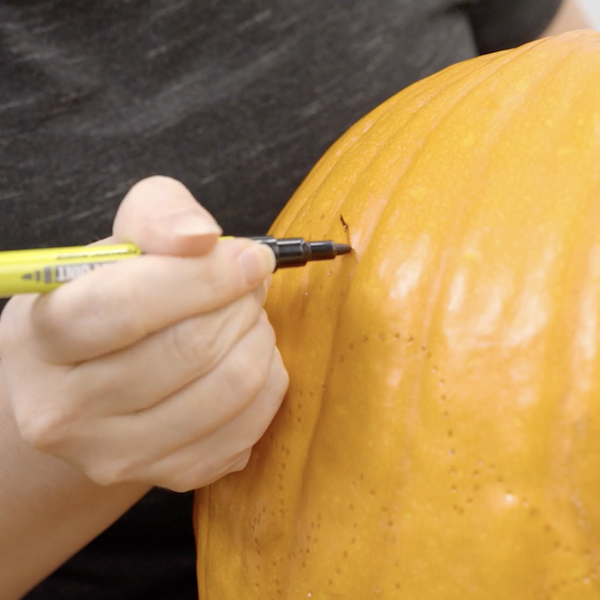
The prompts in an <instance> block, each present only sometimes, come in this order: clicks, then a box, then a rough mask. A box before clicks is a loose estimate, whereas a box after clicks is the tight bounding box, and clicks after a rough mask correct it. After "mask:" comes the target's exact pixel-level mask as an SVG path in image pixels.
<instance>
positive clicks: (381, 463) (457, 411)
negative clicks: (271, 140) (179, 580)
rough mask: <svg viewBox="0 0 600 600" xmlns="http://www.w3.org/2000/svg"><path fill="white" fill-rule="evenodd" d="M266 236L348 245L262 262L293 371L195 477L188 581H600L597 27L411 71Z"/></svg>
mask: <svg viewBox="0 0 600 600" xmlns="http://www.w3.org/2000/svg"><path fill="white" fill-rule="evenodd" d="M340 217H343V221H344V222H345V223H347V225H348V231H346V230H345V228H344V225H343V223H342V220H341V218H340ZM271 233H272V234H274V235H276V236H279V237H288V236H303V237H306V238H307V239H335V240H336V241H339V242H346V241H348V237H347V236H349V241H350V243H351V245H352V246H353V248H354V252H353V253H352V254H351V255H347V256H344V257H341V258H338V259H336V260H335V261H328V262H323V263H313V264H310V265H308V266H306V267H304V268H301V269H289V270H283V271H280V272H278V273H276V274H275V276H274V280H273V285H272V289H271V291H270V293H269V298H268V302H267V312H268V314H269V317H270V319H271V322H272V323H273V325H274V327H275V330H276V333H277V339H278V346H279V348H280V350H281V353H282V355H283V358H284V361H285V363H286V366H287V368H288V370H289V373H290V388H289V391H288V394H287V396H286V398H285V400H284V403H283V405H282V408H281V410H280V411H279V413H278V415H277V416H276V418H275V420H274V422H273V423H272V425H271V426H270V428H269V429H268V431H267V433H266V434H265V435H264V437H263V439H262V440H261V441H260V442H259V443H258V444H257V445H256V447H255V448H254V450H253V454H252V457H251V460H250V463H249V464H248V466H247V467H246V469H245V470H244V471H242V472H240V473H235V474H231V475H228V476H227V477H225V478H224V479H222V480H220V481H218V482H216V483H214V484H212V485H211V486H209V487H207V488H205V489H203V490H200V491H199V492H198V493H197V501H196V508H195V513H196V514H195V517H196V526H197V543H198V581H199V593H200V599H201V600H240V599H242V598H243V599H244V600H251V599H260V600H276V599H279V598H280V599H283V600H301V599H302V600H304V599H307V598H312V600H337V599H361V600H366V599H371V598H373V599H400V600H481V599H486V600H496V599H497V600H507V599H510V600H533V599H536V600H538V599H539V600H544V599H552V600H592V599H594V600H596V599H600V34H597V33H594V32H589V31H579V32H573V33H570V34H565V35H562V36H558V37H553V38H547V39H545V40H542V41H536V42H533V43H531V44H528V45H525V46H522V47H520V48H517V49H514V50H510V51H504V52H500V53H496V54H491V55H486V56H482V57H478V58H476V59H473V60H470V61H466V62H463V63H460V64H458V65H454V66H452V67H449V68H448V69H445V70H444V71H441V72H440V73H438V74H436V75H433V76H431V77H429V78H427V79H425V80H423V81H421V82H418V83H416V84H414V85H413V86H411V87H409V88H407V89H406V90H404V91H402V92H401V93H399V94H398V95H396V96H394V97H393V98H391V99H390V100H388V101H387V102H386V103H384V104H383V105H381V106H380V107H378V108H377V109H375V110H374V111H373V112H372V113H370V114H369V115H367V116H366V117H365V118H364V119H362V120H361V121H359V122H358V123H357V124H356V125H355V126H354V127H352V128H351V129H350V130H349V131H348V132H347V133H346V134H345V135H344V136H342V138H340V140H339V141H338V142H336V144H334V145H333V146H332V148H331V149H330V150H329V151H328V152H327V153H326V154H325V156H324V157H323V158H322V159H321V161H320V162H319V163H318V164H317V165H316V166H315V168H314V169H313V171H312V172H311V173H310V175H309V176H308V177H307V179H306V180H305V181H304V183H303V184H302V185H301V187H300V188H299V189H298V191H297V193H296V194H295V195H294V196H293V198H292V199H291V200H290V202H289V203H288V205H287V206H286V208H285V209H284V211H283V212H282V213H281V215H280V216H279V218H278V219H277V221H276V222H275V224H274V226H273V228H272V231H271Z"/></svg>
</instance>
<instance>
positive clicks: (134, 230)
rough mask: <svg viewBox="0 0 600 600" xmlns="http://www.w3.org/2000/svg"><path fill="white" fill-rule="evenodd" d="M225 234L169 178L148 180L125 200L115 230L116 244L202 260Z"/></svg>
mask: <svg viewBox="0 0 600 600" xmlns="http://www.w3.org/2000/svg"><path fill="white" fill-rule="evenodd" d="M221 233H222V230H221V228H220V227H219V225H218V224H217V222H216V221H215V220H214V218H213V217H212V215H211V214H210V213H209V212H208V211H207V210H206V209H205V208H203V207H202V206H201V205H200V204H199V203H198V201H197V200H196V199H195V198H194V197H193V196H192V194H191V193H190V192H189V191H188V189H187V188H186V187H185V186H184V185H183V184H182V183H180V182H179V181H176V180H174V179H171V178H169V177H149V178H148V179H143V180H142V181H140V182H138V183H136V184H135V185H134V186H133V187H132V188H131V190H130V191H129V193H128V194H127V195H126V196H125V198H124V200H123V202H122V203H121V205H120V207H119V210H118V212H117V215H116V218H115V222H114V226H113V238H112V240H111V241H113V242H133V243H134V244H137V245H138V246H139V247H140V248H141V249H142V251H143V252H145V253H147V254H168V255H172V256H201V255H202V254H206V253H207V252H208V251H210V250H211V249H212V248H213V247H214V245H215V244H216V243H217V239H218V237H219V236H220V235H221Z"/></svg>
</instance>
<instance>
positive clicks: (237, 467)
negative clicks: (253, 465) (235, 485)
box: [227, 448, 252, 473]
mask: <svg viewBox="0 0 600 600" xmlns="http://www.w3.org/2000/svg"><path fill="white" fill-rule="evenodd" d="M251 456H252V448H248V449H247V450H244V451H243V452H240V454H238V455H237V456H235V457H234V458H233V460H232V462H231V463H230V466H229V468H228V469H227V473H236V472H238V471H243V470H244V469H245V468H246V467H247V466H248V463H249V462H250V457H251Z"/></svg>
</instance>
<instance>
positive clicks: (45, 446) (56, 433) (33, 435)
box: [15, 410, 69, 452]
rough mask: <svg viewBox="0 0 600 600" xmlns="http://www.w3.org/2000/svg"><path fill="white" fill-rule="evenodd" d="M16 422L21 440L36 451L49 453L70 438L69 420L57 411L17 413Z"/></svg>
mask: <svg viewBox="0 0 600 600" xmlns="http://www.w3.org/2000/svg"><path fill="white" fill-rule="evenodd" d="M15 421H16V423H17V428H18V430H19V435H20V436H21V438H22V439H23V440H24V441H25V442H27V444H29V445H30V446H32V447H33V448H35V449H36V450H40V451H43V452H49V451H51V450H53V449H55V448H57V447H59V446H60V445H62V444H64V442H65V441H66V440H67V439H68V437H69V436H68V431H67V429H68V428H67V419H66V418H65V416H64V414H62V413H58V412H56V411H52V410H45V411H41V410H38V411H36V413H35V414H32V413H29V412H27V413H20V412H16V413H15Z"/></svg>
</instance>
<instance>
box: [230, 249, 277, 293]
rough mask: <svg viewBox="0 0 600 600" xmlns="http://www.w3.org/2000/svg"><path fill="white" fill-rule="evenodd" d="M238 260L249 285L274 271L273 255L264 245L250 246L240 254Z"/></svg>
mask: <svg viewBox="0 0 600 600" xmlns="http://www.w3.org/2000/svg"><path fill="white" fill-rule="evenodd" d="M238 260H239V261H240V264H241V265H242V270H243V271H244V275H245V276H246V281H247V282H248V283H249V284H250V285H254V284H256V283H258V282H260V281H262V280H263V279H265V278H266V277H268V276H269V275H270V274H271V273H272V272H273V271H274V270H275V254H273V251H272V250H271V249H270V248H269V247H268V246H265V245H264V244H259V243H254V244H252V246H250V247H249V248H246V249H245V250H244V251H243V252H242V253H241V254H240V256H239V258H238Z"/></svg>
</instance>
